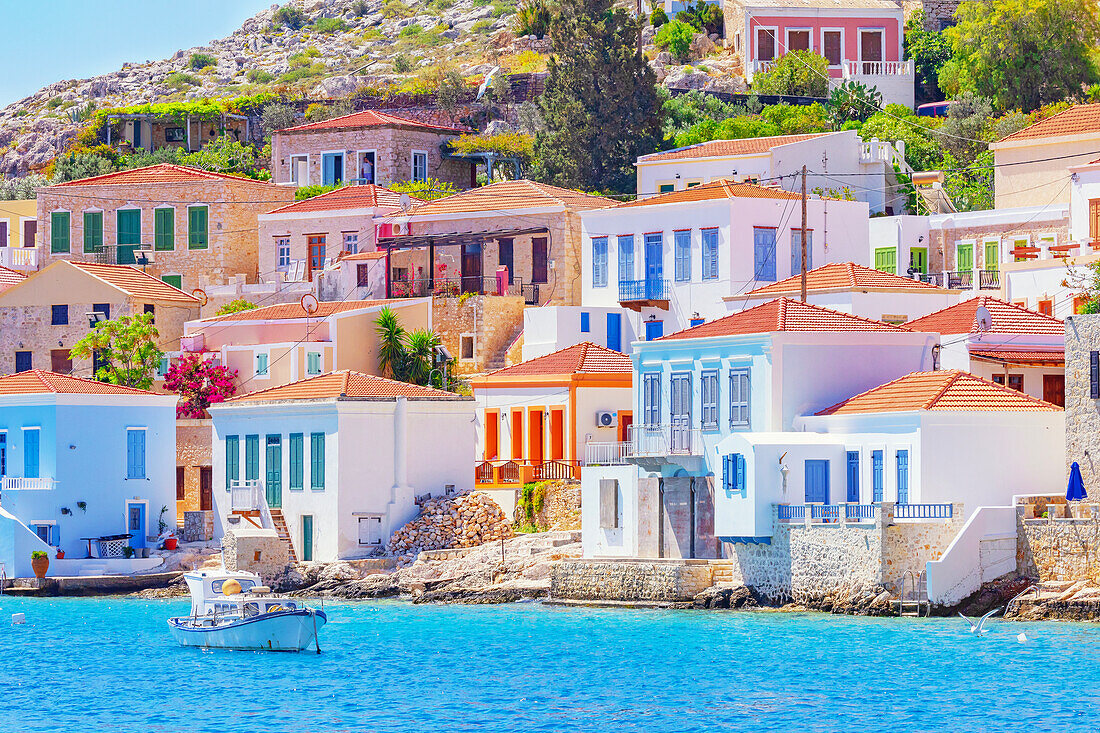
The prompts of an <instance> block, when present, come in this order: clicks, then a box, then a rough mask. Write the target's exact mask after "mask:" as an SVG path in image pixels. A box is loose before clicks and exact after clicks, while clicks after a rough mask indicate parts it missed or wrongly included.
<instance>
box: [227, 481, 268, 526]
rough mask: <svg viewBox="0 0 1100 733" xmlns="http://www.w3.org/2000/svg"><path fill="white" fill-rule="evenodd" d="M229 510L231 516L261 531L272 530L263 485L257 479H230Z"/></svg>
mask: <svg viewBox="0 0 1100 733" xmlns="http://www.w3.org/2000/svg"><path fill="white" fill-rule="evenodd" d="M229 509H230V514H231V515H236V516H238V517H241V518H242V519H244V520H245V521H248V522H250V523H251V524H253V525H255V526H256V527H259V528H261V529H274V528H275V520H274V519H272V517H271V509H270V508H269V507H268V505H267V496H266V495H265V494H264V484H263V481H261V480H260V479H258V478H252V479H232V480H230V482H229Z"/></svg>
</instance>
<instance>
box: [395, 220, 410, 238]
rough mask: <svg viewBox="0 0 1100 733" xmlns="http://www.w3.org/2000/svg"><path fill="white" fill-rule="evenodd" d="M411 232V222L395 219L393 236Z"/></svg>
mask: <svg viewBox="0 0 1100 733" xmlns="http://www.w3.org/2000/svg"><path fill="white" fill-rule="evenodd" d="M408 233H409V222H407V221H395V222H394V223H393V236H395V237H398V236H401V235H403V234H408Z"/></svg>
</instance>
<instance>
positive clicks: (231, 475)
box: [225, 435, 241, 491]
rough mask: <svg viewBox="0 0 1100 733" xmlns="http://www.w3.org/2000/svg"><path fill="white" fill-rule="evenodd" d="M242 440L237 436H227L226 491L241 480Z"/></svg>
mask: <svg viewBox="0 0 1100 733" xmlns="http://www.w3.org/2000/svg"><path fill="white" fill-rule="evenodd" d="M240 467H241V439H240V438H239V437H238V436H236V435H227V436H225V490H226V491H229V488H230V486H231V484H232V482H233V481H235V480H236V479H238V478H240Z"/></svg>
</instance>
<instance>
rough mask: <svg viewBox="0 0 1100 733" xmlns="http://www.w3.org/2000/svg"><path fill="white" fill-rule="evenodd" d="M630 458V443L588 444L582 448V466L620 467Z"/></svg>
mask: <svg viewBox="0 0 1100 733" xmlns="http://www.w3.org/2000/svg"><path fill="white" fill-rule="evenodd" d="M629 456H630V443H619V442H616V443H588V444H586V445H585V446H584V465H586V466H622V465H625V464H626V462H627V461H626V459H627V458H628V457H629Z"/></svg>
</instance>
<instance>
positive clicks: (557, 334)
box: [523, 305, 640, 361]
mask: <svg viewBox="0 0 1100 733" xmlns="http://www.w3.org/2000/svg"><path fill="white" fill-rule="evenodd" d="M581 313H588V324H589V330H588V331H581ZM609 313H618V314H619V322H620V324H621V325H620V333H619V346H620V350H621V351H624V352H626V351H629V350H630V344H631V342H633V341H635V340H637V338H638V336H637V334H638V328H639V326H638V323H639V321H640V316H639V315H638V314H637V313H636V312H634V311H630V310H627V309H625V308H620V307H618V306H610V307H595V306H593V307H588V306H579V305H544V306H541V307H539V308H525V309H524V310H523V360H524V361H529V360H530V359H534V358H536V357H539V356H545V355H546V354H550V353H553V352H555V351H559V350H561V349H565V348H568V347H570V346H573V345H575V344H579V343H581V342H583V341H591V342H592V343H595V344H599V345H600V346H608V347H610V345H611V344H610V342H609V341H608V338H607V315H608V314H609Z"/></svg>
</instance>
